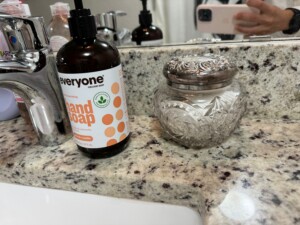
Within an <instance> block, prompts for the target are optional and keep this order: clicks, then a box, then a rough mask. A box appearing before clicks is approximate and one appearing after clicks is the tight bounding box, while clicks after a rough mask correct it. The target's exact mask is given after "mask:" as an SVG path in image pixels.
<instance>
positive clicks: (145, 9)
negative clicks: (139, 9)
mask: <svg viewBox="0 0 300 225" xmlns="http://www.w3.org/2000/svg"><path fill="white" fill-rule="evenodd" d="M141 1H142V4H143V11H147V0H141Z"/></svg>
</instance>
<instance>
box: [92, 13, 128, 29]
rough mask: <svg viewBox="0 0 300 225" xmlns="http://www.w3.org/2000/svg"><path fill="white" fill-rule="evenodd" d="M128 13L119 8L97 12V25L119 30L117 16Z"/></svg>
mask: <svg viewBox="0 0 300 225" xmlns="http://www.w3.org/2000/svg"><path fill="white" fill-rule="evenodd" d="M126 15H127V14H126V12H123V11H119V10H117V11H109V12H106V13H100V14H97V15H96V16H95V17H96V24H97V27H106V28H109V29H111V30H113V31H117V30H118V26H117V16H126Z"/></svg>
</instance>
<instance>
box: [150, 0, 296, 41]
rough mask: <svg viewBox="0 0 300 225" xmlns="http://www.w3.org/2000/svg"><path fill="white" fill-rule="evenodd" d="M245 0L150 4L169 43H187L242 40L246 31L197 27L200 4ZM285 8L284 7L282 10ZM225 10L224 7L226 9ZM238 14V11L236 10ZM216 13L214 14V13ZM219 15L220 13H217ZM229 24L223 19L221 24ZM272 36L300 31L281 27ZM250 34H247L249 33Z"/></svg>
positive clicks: (281, 2) (272, 0) (278, 1)
mask: <svg viewBox="0 0 300 225" xmlns="http://www.w3.org/2000/svg"><path fill="white" fill-rule="evenodd" d="M244 2H246V1H244V0H152V1H150V2H149V3H150V8H151V11H152V13H153V18H154V23H155V24H156V25H157V26H159V27H161V28H162V30H163V31H164V36H165V37H164V40H165V43H186V42H191V41H194V40H195V39H196V40H241V39H244V38H245V36H244V35H241V34H239V35H234V34H211V33H201V32H199V31H197V29H196V23H195V20H196V17H197V13H196V10H195V9H196V8H197V6H199V5H201V4H203V5H207V4H218V5H221V4H227V3H228V4H234V6H237V4H243V3H244ZM265 2H266V3H269V4H272V5H275V6H278V7H279V8H281V9H285V8H290V7H297V6H298V8H300V1H299V0H269V1H268V0H266V1H265ZM281 11H282V10H281ZM222 13H223V14H224V11H223V12H222ZM234 15H235V14H234ZM212 16H213V15H212ZM216 17H217V16H216ZM224 25H225V26H226V24H225V21H220V24H219V26H224ZM270 36H272V37H298V36H300V35H299V32H296V33H294V34H292V35H291V34H289V35H285V34H283V33H282V32H281V31H280V32H276V33H272V34H271V35H270ZM246 38H247V37H246Z"/></svg>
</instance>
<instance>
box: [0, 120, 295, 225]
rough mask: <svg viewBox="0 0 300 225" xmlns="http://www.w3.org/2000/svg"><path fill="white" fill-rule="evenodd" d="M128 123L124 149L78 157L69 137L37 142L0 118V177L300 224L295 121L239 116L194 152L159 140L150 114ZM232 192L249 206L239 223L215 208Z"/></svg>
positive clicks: (214, 214) (214, 218) (208, 218)
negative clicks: (214, 142) (222, 138)
mask: <svg viewBox="0 0 300 225" xmlns="http://www.w3.org/2000/svg"><path fill="white" fill-rule="evenodd" d="M130 121H131V128H132V138H131V142H130V144H129V146H128V148H127V149H126V150H125V151H124V152H122V153H121V154H119V155H117V156H115V157H112V158H109V159H103V160H91V159H88V158H86V157H84V156H82V154H81V153H80V152H79V151H78V150H77V147H76V145H75V144H74V142H73V141H72V140H69V141H67V142H66V143H64V144H62V145H60V146H56V147H47V148H45V147H43V146H41V145H39V144H38V143H37V139H36V137H35V134H34V133H33V130H32V129H31V126H29V125H26V124H24V121H23V120H22V119H21V118H19V119H15V120H12V121H6V122H1V123H0V144H1V150H0V171H1V172H0V181H2V182H11V183H18V184H24V185H32V186H38V187H48V188H58V189H63V190H72V191H78V192H88V193H94V194H101V195H109V196H115V197H122V198H134V199H141V200H146V201H156V202H165V203H171V204H180V205H185V206H189V207H192V208H194V209H196V210H198V211H199V212H200V213H201V214H202V215H203V216H204V218H205V224H209V225H217V224H218V225H219V224H245V225H248V224H263V225H275V224H280V225H283V224H286V225H288V224H300V214H299V212H300V163H299V162H300V154H299V146H300V129H299V127H300V123H299V122H297V121H293V120H289V119H288V118H283V119H281V120H267V119H264V120H257V119H249V118H244V119H243V120H242V122H241V126H240V127H239V128H238V129H236V131H235V132H234V133H233V135H232V136H231V137H230V138H229V139H228V140H227V141H226V142H224V143H223V144H222V145H220V146H216V147H212V148H208V149H202V150H193V149H187V148H184V147H181V146H179V145H177V144H175V143H173V142H171V141H167V140H165V139H163V138H162V134H161V128H160V126H159V123H158V121H157V120H156V119H155V118H153V117H151V116H146V115H145V116H131V118H130ZM232 191H235V192H238V193H242V194H243V195H244V196H247V198H248V201H250V202H251V204H252V205H253V207H255V210H254V212H251V210H250V212H248V215H246V217H247V218H248V219H247V220H246V221H244V219H245V217H243V216H239V215H235V216H234V215H233V217H231V218H233V219H234V220H232V219H230V218H228V217H227V216H228V215H227V214H228V212H227V214H226V213H222V212H221V208H220V207H219V205H220V204H221V202H222V201H223V200H224V198H225V197H226V196H228V194H229V193H232ZM239 201H241V199H240V200H238V201H237V199H235V202H234V203H235V205H236V206H238V207H241V205H240V203H239ZM242 205H243V203H242ZM247 207H248V206H247ZM231 210H234V207H233V208H231ZM252 213H253V215H252ZM229 214H230V213H229ZM226 215H227V216H226ZM231 216H232V215H231ZM229 217H230V215H229Z"/></svg>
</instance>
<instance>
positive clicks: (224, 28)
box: [196, 4, 259, 34]
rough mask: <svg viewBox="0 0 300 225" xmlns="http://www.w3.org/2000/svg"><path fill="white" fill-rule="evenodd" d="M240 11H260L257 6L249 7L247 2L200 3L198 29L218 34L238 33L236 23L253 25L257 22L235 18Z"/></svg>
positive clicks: (197, 13)
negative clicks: (228, 3)
mask: <svg viewBox="0 0 300 225" xmlns="http://www.w3.org/2000/svg"><path fill="white" fill-rule="evenodd" d="M239 12H251V13H259V10H257V9H256V8H251V7H248V6H247V5H246V4H234V5H223V4H218V5H210V4H205V5H203V4H202V5H199V6H198V7H197V12H196V15H197V29H198V30H199V31H201V32H206V33H217V34H238V33H239V32H237V31H236V30H235V25H236V24H243V26H253V25H255V23H251V22H247V23H245V22H242V21H237V20H234V18H233V17H234V16H235V15H236V14H237V13H239Z"/></svg>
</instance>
